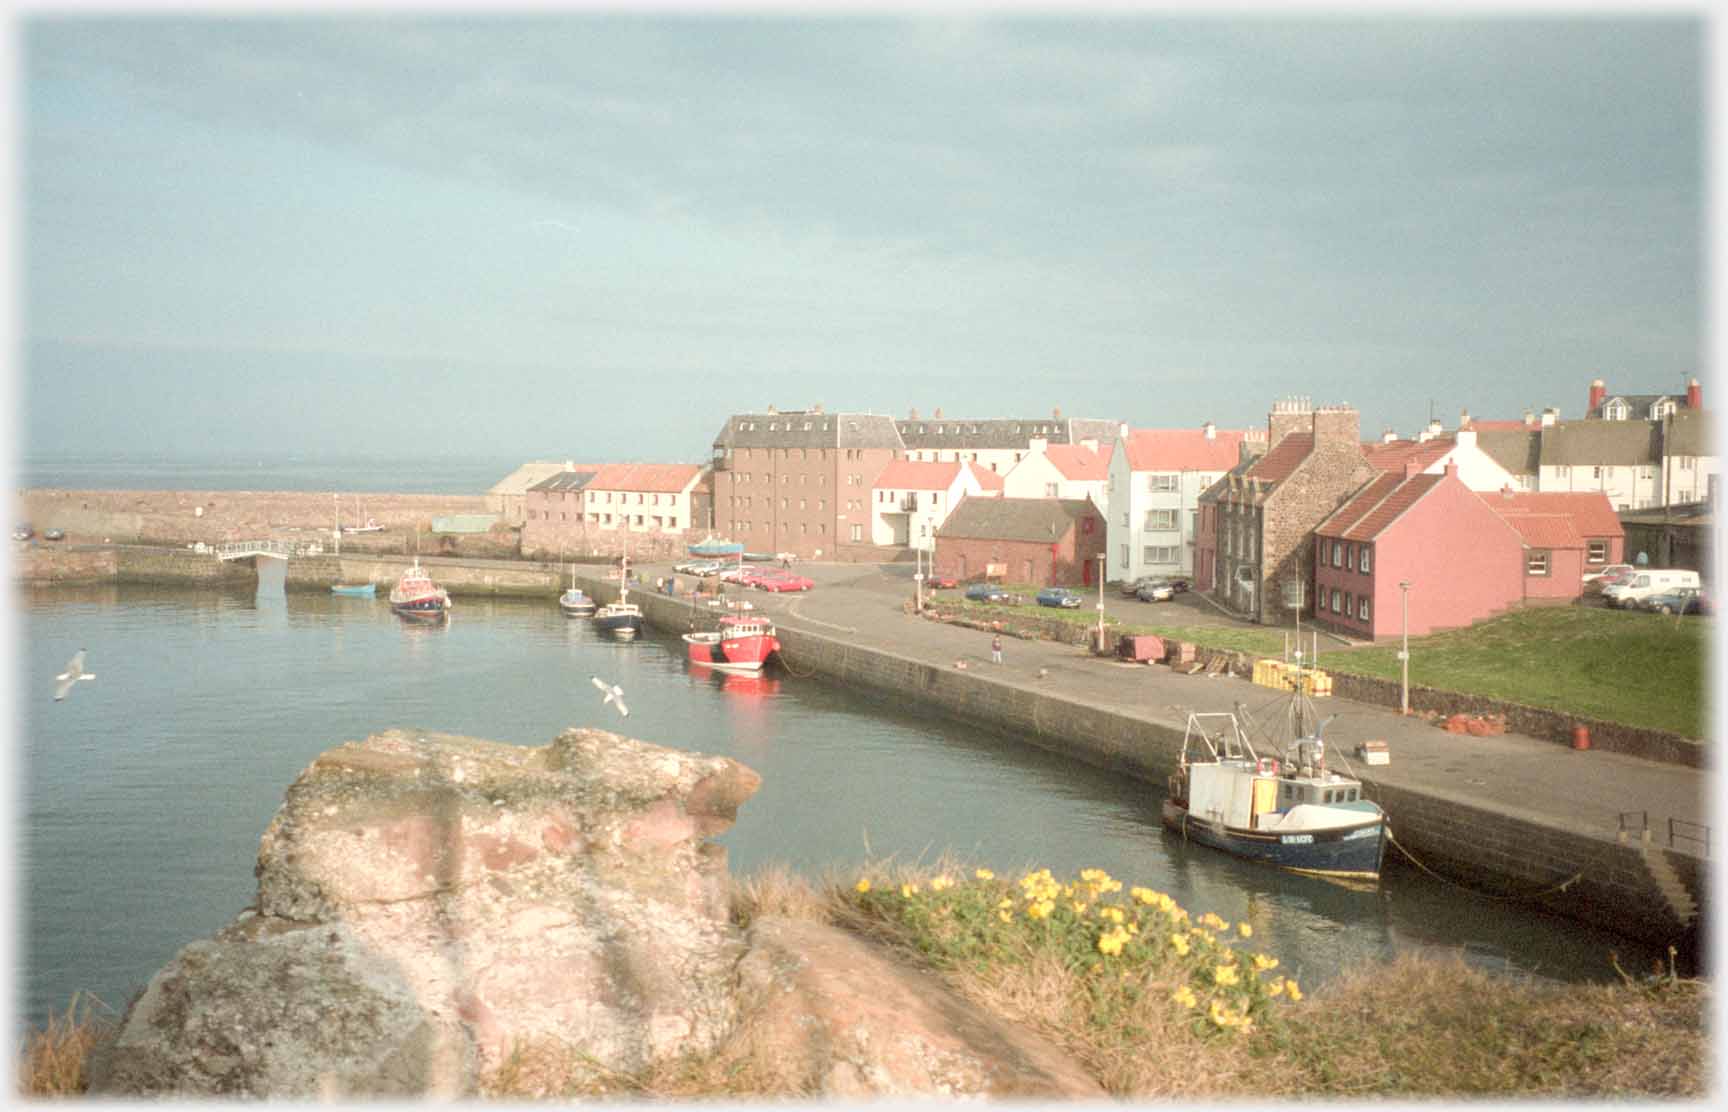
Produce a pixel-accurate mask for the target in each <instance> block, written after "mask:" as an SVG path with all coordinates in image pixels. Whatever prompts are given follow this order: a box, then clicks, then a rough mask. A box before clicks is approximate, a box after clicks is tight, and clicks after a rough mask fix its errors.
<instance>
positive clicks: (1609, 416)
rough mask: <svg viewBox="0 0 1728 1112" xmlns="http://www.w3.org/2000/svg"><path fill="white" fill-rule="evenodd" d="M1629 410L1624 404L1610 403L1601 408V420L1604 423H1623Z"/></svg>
mask: <svg viewBox="0 0 1728 1112" xmlns="http://www.w3.org/2000/svg"><path fill="white" fill-rule="evenodd" d="M1629 414H1630V410H1629V409H1628V408H1627V405H1626V403H1625V402H1622V401H1612V402H1609V403H1608V404H1607V405H1605V406H1603V407H1602V419H1603V420H1605V421H1624V420H1625V419H1626V418H1627V416H1629Z"/></svg>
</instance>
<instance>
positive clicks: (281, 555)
mask: <svg viewBox="0 0 1728 1112" xmlns="http://www.w3.org/2000/svg"><path fill="white" fill-rule="evenodd" d="M210 552H211V554H212V555H214V556H215V557H216V558H217V559H218V560H249V559H252V558H253V557H256V556H270V557H274V558H275V559H278V560H286V559H288V558H289V557H291V556H322V555H323V554H324V545H323V542H321V541H285V540H277V539H276V538H274V537H266V538H264V539H262V540H255V541H224V542H223V543H221V544H218V545H215V546H213V547H212V548H211V549H210Z"/></svg>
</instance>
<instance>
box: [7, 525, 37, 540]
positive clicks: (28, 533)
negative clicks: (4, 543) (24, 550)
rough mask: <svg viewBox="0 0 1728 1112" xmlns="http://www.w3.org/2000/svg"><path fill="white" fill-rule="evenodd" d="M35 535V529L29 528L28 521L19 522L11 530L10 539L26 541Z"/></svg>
mask: <svg viewBox="0 0 1728 1112" xmlns="http://www.w3.org/2000/svg"><path fill="white" fill-rule="evenodd" d="M35 535H36V530H34V529H32V528H30V525H29V523H28V522H24V523H20V524H19V526H18V528H16V529H14V530H12V539H13V540H15V541H27V540H29V539H30V538H31V537H34V536H35Z"/></svg>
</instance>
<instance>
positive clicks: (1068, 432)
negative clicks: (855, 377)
mask: <svg viewBox="0 0 1728 1112" xmlns="http://www.w3.org/2000/svg"><path fill="white" fill-rule="evenodd" d="M1116 424H1117V423H1116V422H1115V421H1100V420H1094V419H1091V418H1083V417H1063V416H1062V411H1061V410H1060V409H1057V410H1054V411H1052V413H1051V415H1050V416H1049V417H1025V418H1022V417H995V418H987V419H978V418H965V419H961V420H956V419H955V418H952V417H944V416H942V411H941V410H940V409H938V410H937V411H936V413H935V415H934V416H932V417H929V418H922V417H919V416H918V411H917V410H913V411H912V415H911V416H909V417H907V418H906V419H905V420H901V421H896V422H894V425H895V428H896V430H897V431H898V432H899V434H900V440H901V445H902V448H903V450H904V451H905V453H906V458H907V459H909V460H915V461H918V462H929V463H936V462H954V463H976V464H977V465H978V466H980V467H983V468H986V469H988V470H990V471H995V472H997V473H999V474H1007V473H1008V472H1009V471H1011V470H1013V468H1014V465H1015V464H1017V463H1019V462H1020V461H1021V460H1023V459H1025V458H1026V457H1027V456H1028V455H1030V454H1031V453H1032V451H1033V446H1032V445H1033V441H1034V440H1041V441H1043V442H1044V443H1045V444H1046V445H1061V444H1083V445H1087V446H1088V447H1091V448H1092V449H1094V450H1096V449H1097V448H1098V447H1099V446H1100V445H1102V444H1107V443H1109V442H1110V441H1111V439H1112V438H1114V437H1115V435H1116Z"/></svg>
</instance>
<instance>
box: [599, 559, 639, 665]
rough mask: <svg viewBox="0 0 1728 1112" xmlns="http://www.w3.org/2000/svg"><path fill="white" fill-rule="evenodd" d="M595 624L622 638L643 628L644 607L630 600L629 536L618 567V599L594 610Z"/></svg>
mask: <svg viewBox="0 0 1728 1112" xmlns="http://www.w3.org/2000/svg"><path fill="white" fill-rule="evenodd" d="M594 624H595V625H598V626H599V627H600V628H601V629H603V630H605V631H606V632H607V633H610V634H611V635H612V636H614V637H617V638H619V639H620V640H628V639H629V638H632V637H634V636H636V634H637V633H639V632H640V631H641V629H642V608H641V607H640V606H637V605H636V604H635V603H633V602H631V601H630V549H629V544H628V538H626V544H625V549H624V558H623V560H622V561H621V562H620V564H619V568H618V601H617V602H609V603H607V604H606V605H605V606H602V607H600V608H599V609H598V610H596V611H595V612H594Z"/></svg>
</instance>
